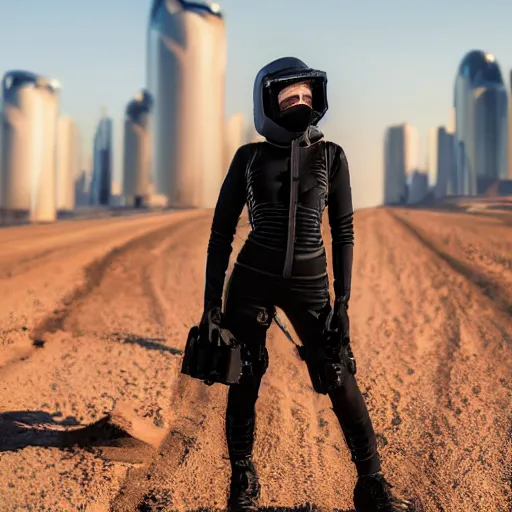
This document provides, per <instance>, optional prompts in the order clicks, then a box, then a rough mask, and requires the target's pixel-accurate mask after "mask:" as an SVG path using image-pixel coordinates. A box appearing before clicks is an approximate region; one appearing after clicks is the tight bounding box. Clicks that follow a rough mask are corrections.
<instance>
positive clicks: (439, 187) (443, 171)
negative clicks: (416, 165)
mask: <svg viewBox="0 0 512 512" xmlns="http://www.w3.org/2000/svg"><path fill="white" fill-rule="evenodd" d="M455 149H456V148H455V136H454V134H453V133H449V132H448V130H447V129H446V128H443V127H442V126H441V127H439V128H438V129H437V180H436V183H435V187H434V196H435V197H436V198H438V199H440V198H442V197H445V196H451V195H455V193H456V183H457V180H456V162H455Z"/></svg>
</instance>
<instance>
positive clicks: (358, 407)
mask: <svg viewBox="0 0 512 512" xmlns="http://www.w3.org/2000/svg"><path fill="white" fill-rule="evenodd" d="M283 310H284V312H285V313H286V315H287V316H288V318H289V319H290V322H291V323H292V325H293V327H294V329H295V332H296V333H297V335H298V336H299V338H300V340H301V341H302V344H303V345H304V346H305V348H306V350H307V349H308V347H315V346H318V344H319V343H322V330H323V328H324V325H325V321H326V318H327V315H328V314H329V312H330V304H329V293H328V287H327V280H323V279H319V280H315V281H304V282H303V283H301V282H299V281H298V282H297V283H296V284H294V286H293V287H290V293H289V297H288V298H287V300H286V303H285V304H284V305H283ZM329 397H330V399H331V402H332V406H333V410H334V413H335V414H336V417H337V418H338V421H339V424H340V426H341V429H342V431H343V434H344V436H345V440H346V443H347V445H348V448H349V450H350V452H351V455H352V461H353V462H354V464H355V466H356V469H357V472H358V474H359V475H368V474H372V473H375V472H378V471H380V458H379V454H378V452H377V442H376V436H375V432H374V430H373V425H372V422H371V419H370V415H369V413H368V409H367V407H366V404H365V401H364V398H363V396H362V394H361V391H360V389H359V386H358V384H357V381H356V378H355V377H354V376H353V375H350V374H347V375H345V378H344V381H343V385H342V386H341V387H338V388H335V389H333V390H332V391H330V392H329Z"/></svg>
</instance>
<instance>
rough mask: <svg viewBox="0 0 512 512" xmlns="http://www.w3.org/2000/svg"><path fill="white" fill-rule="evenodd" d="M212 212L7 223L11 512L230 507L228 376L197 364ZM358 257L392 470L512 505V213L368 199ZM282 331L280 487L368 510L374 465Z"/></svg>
mask: <svg viewBox="0 0 512 512" xmlns="http://www.w3.org/2000/svg"><path fill="white" fill-rule="evenodd" d="M210 221H211V214H210V213H209V212H176V213H172V214H168V215H157V216H142V217H139V218H116V219H106V220H105V219H103V220H94V221H86V220H83V221H74V222H62V223H58V224H55V225H51V226H36V227H23V228H12V229H5V230H1V231H0V247H1V250H0V347H1V349H0V496H1V497H2V499H1V502H0V511H2V512H11V511H12V512H14V511H52V512H67V511H70V512H73V511H91V512H106V511H110V510H112V511H115V512H125V511H126V512H129V511H131V512H135V511H153V510H155V511H156V510H176V511H185V510H195V511H199V510H203V509H204V508H211V509H222V508H223V507H224V505H225V500H226V490H227V485H228V461H227V459H226V448H225V443H224V436H223V414H224V407H225V402H226V388H225V387H223V386H220V385H215V386H212V387H207V386H205V385H203V384H202V383H199V382H197V383H196V382H195V381H193V380H192V379H190V378H188V377H185V376H180V374H179V367H180V363H181V358H180V354H181V350H183V348H184V342H185V338H186V334H187V332H188V329H189V327H190V326H191V325H192V324H193V323H195V322H196V321H197V319H198V317H199V315H200V313H201V311H200V306H201V303H202V292H203V275H204V265H205V254H204V251H205V247H206V243H207V238H208V234H209V227H210ZM243 224H244V223H242V226H241V227H240V230H239V233H238V235H237V239H236V250H237V249H238V248H239V247H240V244H241V242H242V240H243V238H244V236H245V233H246V231H247V228H246V227H245V226H244V225H243ZM236 250H235V253H236ZM355 256H356V257H355V266H354V278H353V298H352V304H351V319H352V330H353V349H354V352H355V356H356V358H357V361H358V368H359V371H358V377H359V382H360V386H361V388H362V389H363V391H364V394H365V397H366V399H367V403H368V406H369V409H370V413H371V416H372V418H373V420H374V424H375V428H376V430H377V432H378V439H379V445H380V450H381V454H382V459H383V466H384V469H385V471H386V474H387V476H388V478H389V480H390V481H391V482H392V483H394V484H395V488H396V490H397V491H398V492H399V493H401V494H405V495H414V494H418V495H420V496H421V497H422V499H423V502H424V505H425V509H426V510H427V511H445V512H459V511H460V512H468V511H472V512H473V511H475V512H476V511H482V512H500V511H501V512H508V511H510V510H511V509H512V498H511V490H510V488H511V482H512V474H511V460H512V448H511V433H512V431H511V420H512V413H511V397H512V383H511V368H512V339H511V337H512V229H511V227H510V224H507V219H506V218H505V217H504V218H496V217H492V216H485V215H472V214H467V213H439V212H423V211H416V210H386V209H372V210H362V211H360V212H358V213H357V214H356V255H355ZM268 345H269V350H270V357H271V361H270V367H269V370H268V372H267V374H266V376H265V378H264V383H263V386H262V391H261V399H260V401H259V402H258V426H257V439H256V446H255V459H256V462H257V463H258V467H259V472H260V477H261V482H262V486H263V489H262V497H261V505H262V507H263V508H264V509H265V510H268V508H269V507H276V508H278V509H280V510H283V508H286V507H297V506H306V503H309V504H310V505H311V506H314V507H320V508H323V509H325V510H333V509H336V510H343V511H347V510H350V509H351V507H352V500H351V494H352V488H353V485H354V482H355V471H354V469H353V467H352V465H351V463H350V457H349V453H348V450H347V448H346V446H345V444H344V441H343V439H342V437H341V433H340V430H339V428H338V426H337V424H336V421H335V417H334V414H333V413H332V411H331V410H330V408H329V404H328V401H327V399H326V398H325V397H323V396H318V395H315V394H314V393H313V391H312V388H311V386H310V384H309V380H308V375H307V371H306V369H305V368H304V367H303V365H302V364H301V362H300V361H299V360H298V359H297V357H296V355H295V352H294V348H293V346H292V345H291V344H290V343H289V342H288V341H287V340H286V339H285V338H284V336H283V335H282V333H281V332H280V331H279V330H278V329H277V327H276V326H273V327H272V328H271V331H270V335H269V340H268ZM154 447H157V449H154ZM300 510H302V509H300ZM304 510H306V509H304ZM308 510H309V509H308Z"/></svg>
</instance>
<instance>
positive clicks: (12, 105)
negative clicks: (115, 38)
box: [0, 71, 60, 223]
mask: <svg viewBox="0 0 512 512" xmlns="http://www.w3.org/2000/svg"><path fill="white" fill-rule="evenodd" d="M59 91H60V85H59V84H58V82H57V81H55V80H50V79H48V78H45V77H43V76H40V75H37V74H35V73H31V72H28V71H9V72H7V73H6V74H5V75H4V78H3V81H2V96H3V115H2V125H3V126H2V148H3V151H2V165H1V169H2V173H1V176H0V181H1V184H0V191H1V196H0V214H1V216H2V217H3V220H4V221H5V222H6V223H16V222H23V221H26V220H29V221H31V222H51V221H54V220H55V218H56V212H57V210H56V194H55V183H56V162H55V149H56V134H57V117H58V115H59V103H60V97H59V96H60V94H59Z"/></svg>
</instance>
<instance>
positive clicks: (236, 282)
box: [224, 268, 274, 512]
mask: <svg viewBox="0 0 512 512" xmlns="http://www.w3.org/2000/svg"><path fill="white" fill-rule="evenodd" d="M258 278H259V279H261V277H259V276H258V275H253V273H251V272H248V271H239V270H238V269H237V268H235V270H234V271H233V274H232V276H231V279H230V284H229V287H228V293H227V298H226V307H225V314H224V322H225V327H226V328H227V329H229V330H230V331H231V332H232V334H233V335H234V336H235V338H236V339H237V340H239V341H240V343H242V346H243V355H244V360H245V361H247V363H248V364H247V365H245V366H244V370H243V373H242V376H241V378H240V381H239V383H238V384H232V385H231V386H230V387H229V391H228V403H227V409H226V440H227V445H228V453H229V458H230V461H231V467H232V479H231V490H230V499H229V504H228V506H229V510H230V511H232V512H235V511H249V510H257V509H256V508H255V507H256V504H255V500H256V499H257V498H258V495H259V483H258V479H257V473H256V470H255V468H254V465H253V463H252V461H251V455H252V450H253V443H254V428H255V422H256V401H257V399H258V393H259V389H260V384H261V379H262V377H263V375H264V373H265V372H266V370H267V367H268V353H267V349H266V346H265V341H266V334H267V330H268V328H269V326H270V324H271V323H272V318H273V313H274V309H273V306H271V305H269V304H267V303H266V301H265V299H264V295H263V290H261V286H260V285H261V284H262V283H261V282H259V283H258V282H257V280H258ZM259 291H261V292H262V293H259Z"/></svg>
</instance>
